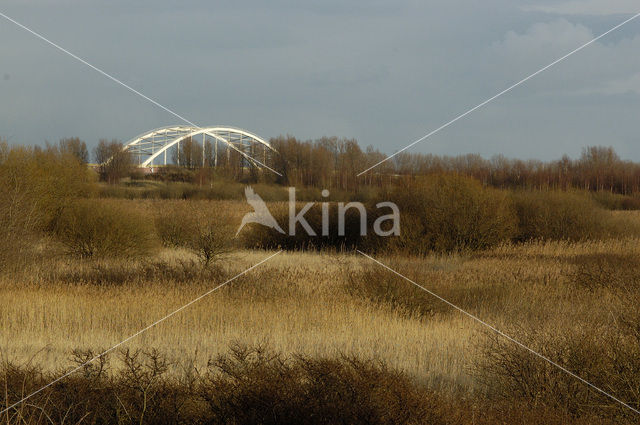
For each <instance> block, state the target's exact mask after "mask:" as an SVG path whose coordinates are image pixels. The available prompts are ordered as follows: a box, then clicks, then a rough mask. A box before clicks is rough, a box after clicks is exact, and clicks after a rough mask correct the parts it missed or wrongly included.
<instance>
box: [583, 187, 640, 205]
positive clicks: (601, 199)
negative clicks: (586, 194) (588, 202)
mask: <svg viewBox="0 0 640 425" xmlns="http://www.w3.org/2000/svg"><path fill="white" fill-rule="evenodd" d="M591 196H592V197H593V199H594V200H595V201H596V202H597V203H598V204H599V205H600V206H601V207H603V208H606V209H608V210H640V198H639V197H638V196H637V195H634V196H626V195H620V194H617V193H612V192H609V191H604V190H602V191H598V192H593V193H592V194H591Z"/></svg>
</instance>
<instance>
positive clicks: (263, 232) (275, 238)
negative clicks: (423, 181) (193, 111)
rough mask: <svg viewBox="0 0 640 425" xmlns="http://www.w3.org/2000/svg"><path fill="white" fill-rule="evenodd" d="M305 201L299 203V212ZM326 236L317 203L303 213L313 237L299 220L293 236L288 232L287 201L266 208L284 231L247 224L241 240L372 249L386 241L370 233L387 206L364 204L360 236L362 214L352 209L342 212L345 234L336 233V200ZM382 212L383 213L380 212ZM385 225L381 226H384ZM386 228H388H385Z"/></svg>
mask: <svg viewBox="0 0 640 425" xmlns="http://www.w3.org/2000/svg"><path fill="white" fill-rule="evenodd" d="M303 205H304V204H298V205H297V208H296V210H297V211H298V212H299V211H300V210H301V209H302V207H303ZM328 207H329V208H328V214H327V216H328V221H329V223H328V227H329V231H328V235H326V236H325V235H323V234H322V205H321V203H316V204H315V205H314V206H313V207H311V208H310V209H309V210H308V211H307V212H306V213H305V215H304V218H305V219H306V221H307V222H308V223H309V226H310V227H311V228H312V229H313V230H314V232H315V233H316V236H310V235H309V234H308V233H307V231H306V230H305V229H304V228H303V227H302V225H301V224H300V223H299V222H298V223H297V224H296V229H295V235H293V236H292V235H289V205H288V203H272V204H270V205H269V211H270V212H271V214H272V215H273V217H274V218H275V220H276V221H277V222H278V224H280V227H281V228H282V229H283V230H284V231H285V234H283V233H280V232H278V231H277V230H275V229H271V228H269V227H265V226H261V225H254V224H250V225H248V226H247V229H245V230H243V231H242V234H241V235H242V240H243V244H244V246H246V247H247V248H261V249H286V250H298V249H327V248H330V249H337V250H351V249H355V248H359V249H366V250H369V251H375V250H377V249H381V248H382V247H384V246H385V244H386V239H387V238H384V237H379V236H377V235H375V233H374V232H373V223H374V222H375V220H376V218H378V217H379V215H380V214H389V213H390V212H389V210H388V209H381V210H378V209H377V208H371V207H369V206H365V213H366V229H367V235H361V215H360V212H359V211H358V210H357V209H355V208H349V209H347V210H346V211H345V212H344V235H340V234H339V226H338V223H339V208H338V204H337V203H329V204H328ZM381 211H382V212H381ZM383 226H384V225H383ZM385 230H387V229H385Z"/></svg>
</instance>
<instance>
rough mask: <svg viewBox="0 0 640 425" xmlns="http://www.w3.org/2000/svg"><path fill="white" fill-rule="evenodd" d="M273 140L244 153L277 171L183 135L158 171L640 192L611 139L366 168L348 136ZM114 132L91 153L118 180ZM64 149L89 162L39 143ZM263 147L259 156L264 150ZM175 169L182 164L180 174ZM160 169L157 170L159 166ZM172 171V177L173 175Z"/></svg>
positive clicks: (65, 142) (369, 152)
mask: <svg viewBox="0 0 640 425" xmlns="http://www.w3.org/2000/svg"><path fill="white" fill-rule="evenodd" d="M270 144H271V146H272V147H273V148H274V150H275V151H274V152H273V151H269V152H267V153H266V154H265V153H263V152H259V151H257V150H256V151H250V152H249V154H250V155H251V156H253V157H256V158H258V157H259V160H260V161H266V163H267V164H268V165H269V166H270V167H271V168H273V169H275V170H277V171H278V172H279V173H280V174H281V176H276V175H275V174H271V173H268V172H264V171H263V172H260V171H259V170H257V169H255V167H252V166H250V165H249V164H248V162H247V160H246V159H245V158H243V156H242V155H241V154H239V153H238V152H236V151H234V150H231V149H226V148H225V147H221V148H220V151H217V150H214V147H213V146H212V144H211V143H210V142H209V141H207V142H206V143H205V146H204V150H203V146H202V144H201V143H199V142H197V141H195V140H188V139H187V140H185V141H183V142H182V143H180V145H179V146H176V147H174V148H173V149H172V151H171V153H170V158H171V163H172V165H171V166H170V167H168V168H169V169H173V170H174V172H173V174H171V172H167V170H164V171H165V174H168V175H169V179H171V178H172V177H171V176H172V175H173V176H174V177H173V178H178V179H180V180H183V181H184V180H193V181H194V182H197V181H200V182H202V180H204V179H209V178H212V176H213V173H212V172H211V170H212V169H213V168H214V166H215V168H216V174H217V175H218V176H224V177H226V178H229V179H232V180H236V181H248V182H251V181H259V180H262V181H266V182H274V183H279V184H282V185H295V186H308V187H321V188H327V189H332V188H333V189H341V190H357V189H358V188H359V187H360V186H367V185H369V186H377V187H384V186H387V185H389V184H394V182H396V181H397V180H399V179H400V180H401V179H413V178H417V177H419V176H426V175H433V174H442V173H453V174H460V175H464V176H469V177H473V178H475V179H477V180H479V181H480V182H482V183H483V184H484V185H486V186H493V187H497V188H504V189H507V188H508V189H528V190H567V189H571V188H579V189H584V190H590V191H610V192H612V193H619V194H624V195H629V194H633V193H637V192H640V163H636V162H633V161H628V160H622V159H621V158H620V157H619V155H618V154H617V153H616V152H615V150H614V149H613V148H612V147H603V146H590V147H586V148H584V149H583V151H582V154H581V156H580V157H579V158H577V159H572V158H569V157H568V156H567V155H565V156H563V157H562V158H560V159H558V160H552V161H540V160H521V159H511V158H506V157H504V156H502V155H496V156H493V157H491V158H489V159H486V158H483V157H481V156H480V155H477V154H468V155H458V156H441V155H432V154H422V153H407V152H402V153H400V154H397V155H395V156H393V157H392V158H391V159H389V160H388V161H385V162H383V163H382V164H380V165H378V166H377V167H375V168H373V169H372V170H371V171H368V172H367V173H365V174H363V175H361V176H358V174H359V173H360V172H362V171H363V170H365V169H367V168H369V167H371V166H372V165H374V164H376V163H378V162H380V161H382V160H384V159H385V158H387V155H385V154H383V153H381V152H380V151H378V150H376V149H374V148H372V147H370V146H369V147H367V148H366V149H362V148H361V147H360V145H359V144H358V142H357V141H356V140H355V139H347V138H338V137H322V138H320V139H316V140H300V139H297V138H295V137H293V136H280V137H276V138H272V139H270ZM122 148H123V144H122V143H121V142H119V141H118V140H115V139H114V140H111V141H109V140H106V139H101V140H100V141H99V143H98V145H97V146H96V147H95V148H94V150H93V159H94V161H95V163H96V164H97V171H98V173H99V174H100V177H101V179H102V180H103V181H106V182H109V183H117V182H119V181H120V179H122V178H123V177H125V176H130V175H132V174H133V175H135V174H136V173H135V170H136V164H137V162H138V161H137V160H136V158H134V157H133V156H132V155H130V154H129V153H127V152H123V149H122ZM34 149H35V150H36V151H38V150H43V149H44V150H51V149H56V150H58V151H60V152H61V153H68V154H70V155H72V156H74V157H76V158H77V159H78V160H79V161H80V162H83V163H88V162H89V158H90V155H89V151H88V149H87V145H86V143H85V142H84V141H82V140H80V139H79V138H77V137H73V138H65V139H62V140H60V141H59V143H58V144H54V145H50V144H48V143H47V145H46V146H45V148H41V147H38V146H36V147H34ZM263 155H264V158H263ZM176 169H178V170H179V169H183V170H189V171H190V173H187V174H184V173H182V174H181V173H180V172H176V171H175V170H176ZM161 174H162V173H161ZM175 176H179V177H175Z"/></svg>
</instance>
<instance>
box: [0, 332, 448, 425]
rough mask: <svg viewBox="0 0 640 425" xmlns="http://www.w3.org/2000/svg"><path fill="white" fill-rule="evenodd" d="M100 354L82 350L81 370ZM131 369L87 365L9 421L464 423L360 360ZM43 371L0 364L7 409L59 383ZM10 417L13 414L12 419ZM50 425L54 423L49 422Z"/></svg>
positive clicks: (250, 360)
mask: <svg viewBox="0 0 640 425" xmlns="http://www.w3.org/2000/svg"><path fill="white" fill-rule="evenodd" d="M94 355H95V352H94V351H91V350H86V351H80V350H77V351H76V352H74V358H75V361H76V363H77V364H78V365H82V364H83V363H84V362H86V361H87V360H89V359H91V358H93V357H94ZM120 355H121V361H122V363H123V364H124V368H119V369H118V372H115V373H111V369H110V367H109V366H110V362H109V361H106V360H100V361H96V362H94V363H92V364H91V365H87V366H85V367H83V368H81V370H80V371H79V372H78V373H76V374H74V375H72V376H70V377H67V378H66V379H64V380H63V381H60V382H54V383H53V384H52V385H49V386H47V387H46V388H45V389H44V390H43V391H42V392H40V393H38V394H35V395H34V396H33V397H32V398H30V399H29V400H28V402H25V403H22V404H20V405H18V406H16V407H15V408H14V409H10V411H9V412H8V413H7V416H6V418H8V419H9V423H45V422H44V420H43V418H50V419H49V421H50V422H53V423H81V422H86V423H96V424H107V423H138V424H160V423H162V424H164V423H173V424H176V423H200V424H205V423H206V424H235V425H250V424H265V425H268V424H274V425H275V424H302V425H304V424H309V425H311V424H337V423H341V424H372V425H377V424H389V425H391V424H394V425H395V424H400V425H401V424H423V423H428V424H432V425H441V424H442V425H444V424H449V423H454V420H453V419H451V418H455V417H456V416H457V415H456V414H455V413H454V412H451V411H447V410H446V408H445V406H446V404H445V403H444V402H443V400H442V399H441V398H440V397H438V396H437V395H436V394H434V393H433V392H430V391H428V390H425V389H424V388H422V387H420V386H418V385H417V384H415V383H414V382H413V381H411V380H410V379H409V378H408V377H407V376H406V375H404V374H403V373H401V372H397V371H394V370H391V369H389V368H387V367H386V366H384V365H383V364H381V363H378V362H373V361H365V360H361V359H358V358H356V357H346V356H342V357H337V358H312V357H306V356H293V357H285V356H283V355H281V354H279V353H274V352H271V351H268V350H265V349H264V348H262V347H243V346H239V345H235V346H233V347H232V349H231V352H230V354H228V355H223V356H219V357H217V358H215V359H212V360H210V362H209V368H208V370H206V371H204V373H198V372H197V371H195V370H191V369H189V370H188V371H187V373H185V375H184V376H183V377H182V379H180V380H178V379H172V378H170V377H169V376H168V373H167V371H168V369H169V367H170V366H171V364H169V363H168V362H167V361H166V359H165V358H164V356H162V355H161V354H160V353H159V352H157V351H155V350H147V351H133V352H131V351H128V350H123V351H121V352H120ZM57 376H58V375H51V374H46V373H43V372H42V371H41V370H39V369H38V368H36V367H17V366H15V365H12V364H9V363H5V364H3V365H1V366H0V386H1V388H2V389H3V390H2V392H1V393H0V403H1V405H2V406H7V405H10V404H11V403H13V402H15V401H17V400H20V399H21V398H22V397H23V396H24V395H25V394H30V393H31V392H33V391H35V390H37V389H38V388H41V387H42V386H44V385H46V384H49V383H50V382H51V381H53V379H54V377H57ZM4 418H5V416H4V414H3V419H4ZM46 423H49V422H46Z"/></svg>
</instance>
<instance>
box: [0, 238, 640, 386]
mask: <svg viewBox="0 0 640 425" xmlns="http://www.w3.org/2000/svg"><path fill="white" fill-rule="evenodd" d="M637 242H638V241H636V240H620V241H608V242H587V243H580V244H568V243H545V244H543V243H531V244H525V245H520V246H501V247H499V248H497V249H494V250H491V251H487V252H483V253H478V254H472V255H452V256H445V257H428V258H423V259H418V258H413V259H411V258H406V257H404V258H403V257H394V256H390V257H387V258H382V259H381V260H382V261H384V262H386V263H387V264H389V265H391V266H392V267H393V268H395V269H397V270H398V271H400V272H401V273H405V274H406V275H407V276H408V277H410V278H411V279H414V280H415V281H416V282H419V283H421V284H423V285H424V286H425V287H428V288H429V289H431V290H433V291H435V292H436V293H438V294H440V295H441V296H443V297H445V298H447V299H449V300H450V301H452V302H454V303H455V304H457V305H459V306H460V307H462V308H464V309H465V310H467V311H469V312H471V313H473V314H475V315H477V316H479V317H481V318H482V319H484V320H487V321H489V322H491V323H493V324H495V325H497V326H498V327H500V328H501V329H504V330H507V331H509V330H510V329H513V328H518V327H531V328H534V329H538V330H540V331H541V332H543V331H544V332H552V333H553V334H554V335H558V336H560V335H562V333H563V332H569V333H571V331H572V329H573V330H576V329H583V328H593V327H594V326H596V325H597V326H614V323H613V321H614V320H615V318H614V317H612V314H611V313H612V310H613V309H615V308H616V305H617V304H616V303H618V302H619V298H618V297H616V296H615V294H613V293H611V291H608V290H597V291H595V292H594V291H592V290H587V289H584V288H579V287H576V285H575V284H574V283H572V279H571V276H572V273H574V271H575V269H576V265H575V259H576V258H579V257H580V256H584V255H593V254H612V253H618V254H620V255H627V256H628V255H636V256H637V255H638V253H639V248H638V243H637ZM269 254H270V253H269V252H263V251H243V252H238V253H235V254H233V255H232V256H230V257H228V258H227V259H226V261H225V262H224V263H222V264H221V265H220V266H219V268H218V269H215V270H211V271H209V272H207V273H204V274H203V273H201V272H198V271H197V269H198V265H197V263H195V262H193V259H192V258H190V254H188V253H186V252H182V251H169V250H165V251H163V252H162V253H161V254H159V256H158V258H157V259H156V260H154V261H156V263H151V264H152V265H151V266H149V265H146V266H145V267H154V266H153V264H156V266H155V267H158V266H157V265H158V264H161V265H163V266H162V267H164V268H166V269H160V271H159V272H158V274H157V276H156V277H157V279H156V277H154V275H153V273H152V274H150V275H149V276H150V280H143V281H134V282H127V281H126V280H127V279H128V278H129V277H130V276H135V275H136V273H137V271H138V270H140V267H141V265H140V262H129V263H126V262H122V261H103V262H102V263H101V265H100V267H98V268H97V267H96V263H95V262H81V261H76V260H68V259H52V260H50V262H49V263H45V264H41V265H37V266H33V267H34V269H31V270H26V271H25V275H26V276H30V278H22V279H19V278H15V279H11V280H9V279H7V280H4V281H3V282H2V283H1V284H0V329H1V332H0V347H2V357H4V358H5V359H10V360H14V361H18V362H21V363H23V362H26V361H28V359H34V360H33V361H35V362H37V363H38V364H40V365H42V366H44V367H45V368H46V369H49V370H53V369H57V368H64V367H68V366H69V365H70V364H69V353H70V352H71V351H72V350H73V349H76V348H92V349H96V348H99V347H105V348H106V347H109V346H111V345H113V344H115V343H117V342H119V341H120V340H121V339H123V338H124V337H126V336H128V335H131V334H133V333H134V332H136V331H137V330H139V329H141V328H143V327H145V326H146V325H148V324H149V323H152V322H153V321H155V320H157V319H159V318H161V317H163V316H165V315H166V314H168V313H169V312H171V311H173V310H174V309H176V308H178V307H179V306H181V305H183V304H185V303H187V302H188V301H190V300H191V299H193V298H195V297H197V296H199V295H200V294H202V293H204V292H206V291H207V290H208V289H210V288H212V287H214V286H216V285H217V284H219V283H220V282H222V281H224V280H225V277H230V276H233V275H234V274H235V273H237V272H239V271H241V270H243V269H245V268H246V267H248V266H249V265H251V264H254V263H256V262H258V261H260V260H261V259H263V258H265V257H267V256H268V255H269ZM127 269H130V270H131V274H126V273H125V274H124V277H122V276H123V275H122V274H121V272H122V270H127ZM176 269H177V270H178V272H175V270H176ZM183 269H184V270H191V271H188V272H184V271H182V272H181V271H180V270H183ZM192 269H195V270H196V271H193V270H192ZM114 270H115V271H114ZM166 270H173V271H174V272H175V273H174V274H175V276H173V277H172V276H171V273H169V274H167V272H166ZM108 271H112V272H113V273H115V275H114V276H115V277H113V279H114V280H115V281H114V282H112V283H109V281H108V279H107V280H106V281H103V282H102V283H101V284H99V285H96V284H90V283H86V282H87V281H91V278H92V277H95V275H96V274H100V275H104V273H105V272H108ZM116 271H117V272H119V273H120V274H118V273H117V272H116ZM185 273H186V274H185ZM69 276H71V278H69ZM167 276H168V277H167ZM181 276H184V279H185V280H184V281H181V280H180V277H181ZM376 276H378V277H376ZM65 279H66V280H67V282H62V281H64V280H65ZM69 279H71V282H70V281H68V280H69ZM118 279H124V280H125V281H124V282H120V281H117V280H118ZM367 279H374V280H375V279H388V280H389V283H390V285H394V286H395V285H397V287H398V288H402V289H400V290H401V291H408V290H409V289H407V288H411V285H410V284H409V283H408V282H406V281H403V280H402V279H400V278H395V277H391V276H390V275H389V274H388V273H385V272H383V271H381V269H380V267H379V266H377V265H376V264H375V263H373V262H370V261H369V260H367V259H365V258H363V257H360V256H357V255H339V254H327V253H301V252H298V253H282V254H280V255H279V256H277V257H275V258H274V259H272V260H271V261H269V262H268V263H266V264H264V265H262V266H260V267H259V268H257V269H256V270H254V271H252V272H251V273H250V274H248V275H246V276H243V277H241V278H239V279H238V280H236V281H234V282H232V283H231V284H229V285H228V286H227V287H224V288H222V289H220V290H219V291H217V292H215V293H213V294H211V295H210V296H209V297H207V298H205V299H203V300H201V301H200V302H198V303H197V304H195V305H192V306H191V307H190V308H189V309H187V310H185V311H183V312H181V313H179V314H177V315H176V316H174V317H171V318H170V319H169V320H167V321H166V322H164V323H162V324H160V325H158V326H157V327H156V328H154V329H151V330H149V331H148V332H147V333H145V334H144V335H141V336H140V337H138V338H136V339H135V340H133V341H131V342H130V343H129V344H128V346H129V347H131V348H133V349H136V348H149V347H155V348H158V349H159V350H161V351H162V352H164V353H167V355H168V356H169V358H170V359H172V360H178V361H183V360H184V359H187V358H189V359H193V361H195V362H196V363H200V364H203V363H204V362H206V359H207V358H209V357H211V356H212V355H216V354H218V353H223V352H226V350H227V348H228V346H229V344H231V343H232V342H234V341H238V342H242V343H248V344H253V343H257V342H267V343H268V344H269V345H270V347H271V348H272V349H274V350H275V351H278V352H282V353H285V354H288V353H305V354H307V355H312V356H315V355H323V356H335V355H337V354H339V353H346V354H355V355H358V356H360V357H363V358H372V357H373V358H377V359H380V360H383V361H384V362H385V363H387V364H388V365H390V366H392V367H395V368H399V369H401V370H404V371H406V372H408V373H409V374H410V375H412V376H414V377H416V378H418V379H419V380H420V381H421V382H426V383H428V384H429V385H431V386H434V387H438V388H446V389H449V390H463V391H475V389H477V386H476V385H475V380H474V379H473V377H472V375H471V374H470V370H471V369H472V368H473V365H474V362H475V360H476V354H477V350H478V349H479V348H481V347H482V346H483V341H484V340H485V338H486V334H485V329H483V328H482V327H481V326H480V325H478V324H477V323H474V322H473V321H471V320H470V319H468V318H466V317H464V316H462V315H461V314H460V313H458V312H455V311H453V310H452V309H451V308H449V307H447V306H445V305H443V304H442V303H441V302H439V301H437V300H434V299H432V298H431V297H429V296H428V295H427V294H425V293H423V292H422V291H419V290H416V291H417V292H406V293H405V292H402V293H400V294H399V295H398V294H395V293H394V295H393V296H394V297H396V298H397V300H399V301H397V300H396V301H397V302H396V301H394V303H388V302H385V296H386V295H384V294H383V296H382V297H377V295H376V296H375V297H371V296H368V295H367V293H354V292H353V291H352V290H351V289H353V288H352V286H353V285H354V284H357V282H361V281H363V280H367ZM402 285H404V287H403V286H402Z"/></svg>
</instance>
